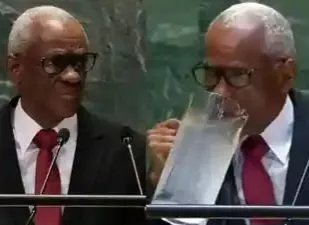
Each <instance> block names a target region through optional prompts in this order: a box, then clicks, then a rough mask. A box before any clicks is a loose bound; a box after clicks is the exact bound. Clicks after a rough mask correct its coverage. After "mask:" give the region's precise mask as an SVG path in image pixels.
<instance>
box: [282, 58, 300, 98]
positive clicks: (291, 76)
mask: <svg viewBox="0 0 309 225" xmlns="http://www.w3.org/2000/svg"><path fill="white" fill-rule="evenodd" d="M277 74H278V78H279V82H280V86H281V87H282V92H283V93H288V92H289V91H290V90H291V88H292V87H293V85H294V80H295V76H296V63H295V60H294V59H292V58H288V59H285V60H284V61H282V62H281V63H280V65H279V66H278V67H277Z"/></svg>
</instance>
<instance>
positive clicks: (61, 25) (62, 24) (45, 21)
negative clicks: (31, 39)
mask: <svg viewBox="0 0 309 225" xmlns="http://www.w3.org/2000/svg"><path fill="white" fill-rule="evenodd" d="M33 29H34V30H33V32H35V33H36V35H37V36H38V37H39V39H40V41H41V42H42V43H48V42H52V41H62V40H63V41H65V40H75V42H76V43H77V44H78V43H79V45H81V46H84V47H88V46H87V44H86V42H87V41H86V37H85V33H84V32H83V29H82V26H81V25H80V23H79V22H78V21H75V20H73V19H72V20H67V21H61V20H55V19H49V18H41V19H40V20H38V21H37V23H36V24H34V27H33Z"/></svg>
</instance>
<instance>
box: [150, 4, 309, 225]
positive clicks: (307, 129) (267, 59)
mask: <svg viewBox="0 0 309 225" xmlns="http://www.w3.org/2000/svg"><path fill="white" fill-rule="evenodd" d="M295 56H296V51H295V45H294V38H293V33H292V30H291V27H290V25H289V23H288V21H287V20H286V19H285V18H284V17H283V16H282V15H281V14H280V13H278V12H277V11H276V10H274V9H272V8H270V7H268V6H265V5H262V4H258V3H252V2H248V3H241V4H237V5H233V6H231V7H230V8H228V9H227V10H225V11H223V12H222V13H221V14H220V15H218V17H217V18H216V19H215V20H214V21H213V22H212V23H211V24H210V26H209V28H208V31H207V33H206V34H205V60H204V61H203V62H201V63H199V64H197V65H196V66H195V67H194V69H193V71H194V76H195V77H194V78H195V80H196V81H197V82H198V83H199V84H201V85H203V87H204V88H205V89H206V90H208V91H213V92H217V93H219V94H221V95H223V96H225V97H230V98H233V99H236V100H237V101H238V102H239V104H240V106H241V107H242V108H244V109H246V111H247V113H248V114H249V119H248V122H247V124H246V125H245V127H244V130H243V134H242V139H241V143H240V145H239V149H238V150H237V151H236V153H235V155H234V158H233V161H232V163H231V166H230V168H229V170H228V172H227V175H226V178H225V181H224V183H223V186H222V188H221V191H220V193H219V196H218V198H217V202H216V203H217V204H220V205H226V204H232V205H233V204H235V205H237V204H238V205H239V204H247V205H291V204H295V205H308V204H309V193H308V191H307V190H308V188H309V178H308V176H309V175H308V174H307V176H306V177H305V180H304V183H303V187H302V189H301V191H300V193H299V196H298V198H297V199H294V197H295V194H296V190H297V186H298V185H299V183H300V180H301V176H302V174H303V171H304V169H305V165H306V162H307V161H308V159H309V149H308V147H307V146H308V144H307V143H308V140H309V126H308V125H309V117H308V115H309V114H308V113H309V98H308V95H306V94H304V93H302V92H298V91H295V90H293V89H292V86H293V82H294V79H295V75H296V72H295V71H296V69H295V67H296V65H295ZM179 123H180V122H179V121H178V120H177V119H170V120H167V121H164V122H162V123H158V124H157V125H156V126H155V127H154V128H153V129H151V130H149V131H148V147H149V150H150V154H151V156H152V167H151V170H150V173H149V176H150V180H151V181H152V184H153V186H155V185H156V184H157V182H158V178H159V177H160V174H161V170H162V168H163V165H164V162H165V159H166V156H167V155H168V152H169V150H170V149H171V147H172V146H173V141H174V138H175V134H176V132H177V129H178V127H179ZM205 173H207V171H205ZM167 221H168V222H169V223H170V224H178V223H177V222H175V221H172V220H167ZM278 222H280V221H269V220H268V221H267V220H253V219H252V220H249V219H248V220H225V221H222V220H210V221H209V223H208V224H212V225H213V224H216V225H217V224H229V225H231V224H233V225H236V224H237V225H239V224H241V225H242V224H247V225H249V224H251V225H255V224H277V223H278ZM154 223H155V224H160V223H164V222H163V221H162V220H161V221H154ZM182 224H187V223H186V220H183V223H182ZM188 224H189V223H188ZM190 224H192V221H191V223H190ZM193 224H198V225H202V224H205V220H203V221H201V220H196V223H193ZM292 224H297V225H300V224H308V221H306V222H304V221H295V222H293V223H292Z"/></svg>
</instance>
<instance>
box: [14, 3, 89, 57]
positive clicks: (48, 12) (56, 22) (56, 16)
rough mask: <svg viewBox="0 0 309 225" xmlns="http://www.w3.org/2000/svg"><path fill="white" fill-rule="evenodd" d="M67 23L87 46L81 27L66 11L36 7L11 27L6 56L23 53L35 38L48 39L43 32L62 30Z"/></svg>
mask: <svg viewBox="0 0 309 225" xmlns="http://www.w3.org/2000/svg"><path fill="white" fill-rule="evenodd" d="M67 23H70V26H69V27H72V25H73V27H74V28H75V29H74V30H78V31H79V32H82V33H83V36H84V37H85V41H86V42H87V45H88V44H89V41H88V37H87V34H86V33H85V31H84V29H83V27H82V25H81V24H80V23H79V22H78V20H77V19H76V18H74V17H73V16H72V15H71V14H70V13H68V12H67V11H65V10H63V9H61V8H57V7H54V6H38V7H34V8H30V9H28V10H26V11H25V12H24V13H23V14H21V15H20V16H19V17H18V18H17V20H16V21H15V22H14V24H13V26H12V29H11V32H10V34H9V40H8V54H13V55H15V54H20V53H23V52H24V51H25V50H26V49H27V48H28V47H29V45H30V44H31V43H32V42H33V41H35V39H36V38H38V37H40V38H41V37H42V36H45V37H48V32H45V31H51V30H52V31H55V30H56V31H57V29H58V30H60V29H61V28H62V29H63V25H64V24H67ZM49 28H51V30H50V29H49ZM76 28H77V29H76ZM43 31H44V32H43Z"/></svg>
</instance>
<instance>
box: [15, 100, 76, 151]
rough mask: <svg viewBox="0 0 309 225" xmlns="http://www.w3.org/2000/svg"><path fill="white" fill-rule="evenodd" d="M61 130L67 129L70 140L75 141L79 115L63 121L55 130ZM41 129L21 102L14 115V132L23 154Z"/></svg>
mask: <svg viewBox="0 0 309 225" xmlns="http://www.w3.org/2000/svg"><path fill="white" fill-rule="evenodd" d="M61 128H67V129H68V130H69V131H70V136H71V137H70V139H72V138H73V139H74V138H75V137H76V135H77V115H76V114H74V115H73V116H72V117H69V118H65V119H63V120H62V121H61V122H60V123H59V124H58V125H57V126H56V127H54V128H53V129H54V130H55V131H56V132H58V131H59V130H60V129H61ZM41 129H42V127H41V126H40V125H39V124H38V123H37V122H36V121H34V120H33V119H32V118H31V117H30V116H29V115H28V114H27V113H26V112H25V111H24V110H23V108H22V105H21V101H20V100H19V101H18V103H17V106H16V108H15V111H14V114H13V131H14V135H15V140H16V141H17V142H18V144H19V147H20V151H21V153H25V152H26V150H27V149H28V147H29V146H30V144H31V143H32V140H33V138H34V137H35V135H36V134H37V133H38V132H39V131H40V130H41Z"/></svg>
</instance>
